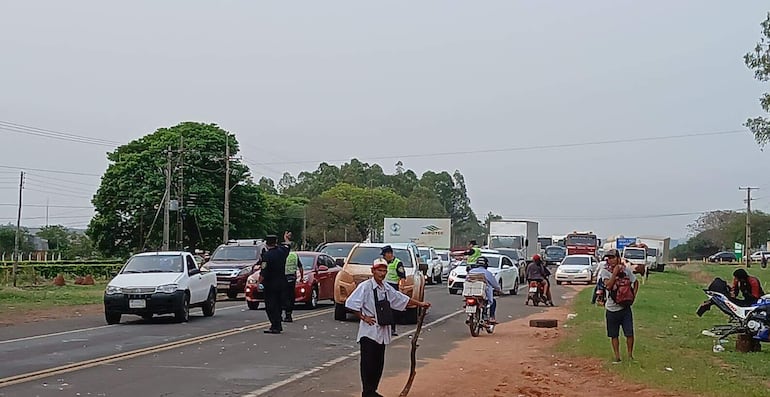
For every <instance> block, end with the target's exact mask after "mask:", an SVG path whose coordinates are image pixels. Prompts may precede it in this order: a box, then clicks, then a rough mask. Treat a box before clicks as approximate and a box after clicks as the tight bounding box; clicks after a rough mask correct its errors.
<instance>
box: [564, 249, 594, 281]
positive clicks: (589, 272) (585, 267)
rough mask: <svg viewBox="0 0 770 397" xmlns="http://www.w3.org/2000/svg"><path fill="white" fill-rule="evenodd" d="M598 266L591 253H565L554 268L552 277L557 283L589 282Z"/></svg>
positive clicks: (592, 279)
mask: <svg viewBox="0 0 770 397" xmlns="http://www.w3.org/2000/svg"><path fill="white" fill-rule="evenodd" d="M598 267H599V262H598V261H597V260H596V258H594V256H593V255H567V256H566V257H564V260H562V261H561V263H560V264H559V267H557V268H556V272H555V273H554V278H555V279H556V284H558V285H561V283H565V282H566V283H574V282H584V283H586V284H591V283H593V282H594V274H595V273H596V269H597V268H598Z"/></svg>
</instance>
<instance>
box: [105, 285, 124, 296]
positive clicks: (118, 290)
mask: <svg viewBox="0 0 770 397" xmlns="http://www.w3.org/2000/svg"><path fill="white" fill-rule="evenodd" d="M104 292H105V293H106V294H107V295H117V294H122V293H123V288H120V287H115V286H113V285H108V286H107V290H105V291H104Z"/></svg>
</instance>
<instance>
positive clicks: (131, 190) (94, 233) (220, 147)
mask: <svg viewBox="0 0 770 397" xmlns="http://www.w3.org/2000/svg"><path fill="white" fill-rule="evenodd" d="M180 138H183V139H184V149H185V150H184V156H183V157H182V156H180V153H178V151H177V150H176V149H177V148H178V147H179V144H180ZM226 144H227V145H229V149H230V154H231V155H235V154H236V153H238V141H237V140H236V139H235V137H234V136H233V135H232V134H230V133H229V132H227V131H225V130H223V129H221V128H219V127H218V126H217V125H215V124H202V123H194V122H184V123H181V124H179V125H176V126H174V127H170V128H161V129H158V130H157V131H155V132H154V133H152V134H149V135H145V136H144V137H142V138H139V139H136V140H134V141H131V142H129V143H127V144H125V145H123V146H120V147H118V148H117V149H115V150H114V151H113V152H111V153H108V154H107V159H108V160H109V161H110V165H109V166H108V168H107V170H106V171H105V173H104V175H103V176H102V181H101V185H100V186H99V189H98V190H97V192H96V194H95V195H94V198H93V200H92V202H93V204H94V207H96V215H95V216H94V218H93V219H92V220H91V223H90V224H89V227H88V231H87V234H88V236H89V237H91V239H92V240H93V242H94V244H95V246H96V248H97V249H98V250H99V251H100V252H102V253H103V254H104V255H106V256H126V255H128V254H130V253H132V252H136V251H139V250H142V249H143V248H150V249H155V248H159V247H160V246H161V243H162V229H163V227H162V225H163V222H162V219H163V217H162V216H157V217H156V215H157V214H159V212H162V206H163V203H164V191H165V183H166V177H165V170H166V165H167V164H166V163H167V153H166V150H167V148H169V147H170V148H171V149H172V160H173V161H172V176H173V178H172V181H173V186H172V192H171V196H170V197H169V198H171V199H175V198H178V196H179V193H180V191H181V189H180V188H181V184H179V180H180V177H181V176H182V175H184V181H183V182H184V196H185V197H184V202H185V207H186V208H184V211H183V212H177V211H175V212H173V213H172V215H171V223H172V224H171V225H170V228H169V229H170V235H171V238H170V240H171V242H172V244H171V245H172V246H175V245H176V244H173V242H174V241H175V239H176V234H177V227H175V225H176V220H177V219H178V217H179V216H180V215H181V216H183V217H184V238H185V240H184V242H183V246H187V247H190V248H206V249H213V248H214V247H216V246H217V244H219V243H220V242H221V239H222V227H223V208H224V186H225V181H224V179H225V159H226V158H225V145H226ZM182 159H184V162H182ZM230 188H231V192H230V208H231V211H230V225H231V233H230V237H231V238H249V237H255V236H259V235H263V234H264V232H265V226H266V225H265V223H264V219H265V216H264V215H265V214H264V212H265V203H264V198H263V197H262V192H261V190H260V189H259V187H258V186H257V185H256V184H255V183H254V182H253V181H252V179H251V175H250V173H249V169H248V167H246V166H245V165H244V164H243V163H241V162H240V161H239V160H232V159H231V160H230ZM177 248H181V247H177Z"/></svg>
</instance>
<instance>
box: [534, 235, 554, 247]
mask: <svg viewBox="0 0 770 397" xmlns="http://www.w3.org/2000/svg"><path fill="white" fill-rule="evenodd" d="M537 243H538V244H540V246H541V247H547V246H549V245H551V244H553V239H552V238H550V237H538V238H537Z"/></svg>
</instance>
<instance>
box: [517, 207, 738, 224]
mask: <svg viewBox="0 0 770 397" xmlns="http://www.w3.org/2000/svg"><path fill="white" fill-rule="evenodd" d="M741 209H743V208H736V209H731V210H729V211H738V210H741ZM711 211H715V210H706V211H692V212H673V213H664V214H646V215H615V216H608V215H595V216H589V215H581V216H571V215H545V216H539V215H503V219H546V220H586V221H610V220H633V219H659V218H673V217H680V216H692V215H701V214H705V213H707V212H711Z"/></svg>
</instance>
